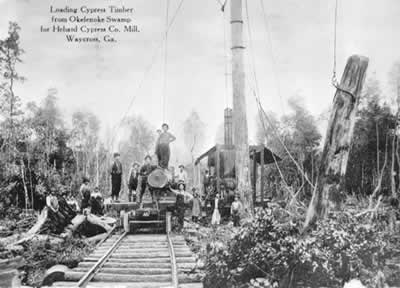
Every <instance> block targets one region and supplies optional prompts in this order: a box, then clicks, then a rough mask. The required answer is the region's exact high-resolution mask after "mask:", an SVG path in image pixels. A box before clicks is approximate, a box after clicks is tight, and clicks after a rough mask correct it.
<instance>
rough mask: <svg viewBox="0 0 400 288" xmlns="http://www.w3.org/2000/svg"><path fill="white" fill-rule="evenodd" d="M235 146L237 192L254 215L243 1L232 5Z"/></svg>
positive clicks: (237, 1)
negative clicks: (250, 172) (247, 109)
mask: <svg viewBox="0 0 400 288" xmlns="http://www.w3.org/2000/svg"><path fill="white" fill-rule="evenodd" d="M231 38H232V39H231V41H232V47H231V50H232V88H233V89H232V90H233V143H234V145H235V173H236V179H237V188H238V191H239V193H240V198H241V201H242V203H243V207H244V210H245V213H246V214H251V213H252V211H253V194H252V191H251V186H250V174H249V171H250V170H249V168H250V159H249V143H248V128H247V115H246V97H245V72H244V64H243V63H244V60H243V59H244V49H245V47H244V44H243V17H242V0H232V1H231Z"/></svg>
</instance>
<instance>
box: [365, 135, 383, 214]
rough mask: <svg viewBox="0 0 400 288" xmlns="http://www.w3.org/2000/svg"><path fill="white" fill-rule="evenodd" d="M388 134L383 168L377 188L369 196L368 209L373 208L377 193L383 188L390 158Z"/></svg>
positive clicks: (379, 174) (379, 173)
mask: <svg viewBox="0 0 400 288" xmlns="http://www.w3.org/2000/svg"><path fill="white" fill-rule="evenodd" d="M387 150H388V136H386V144H385V160H384V161H383V166H382V169H381V170H380V172H378V177H377V178H378V182H377V183H376V186H375V189H374V191H373V192H372V194H371V196H370V197H369V205H368V209H372V206H373V200H374V198H375V197H376V195H377V194H378V192H379V191H380V190H381V188H382V180H383V175H384V174H385V168H386V164H387V158H388V151H387Z"/></svg>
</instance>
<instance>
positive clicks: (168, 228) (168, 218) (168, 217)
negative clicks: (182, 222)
mask: <svg viewBox="0 0 400 288" xmlns="http://www.w3.org/2000/svg"><path fill="white" fill-rule="evenodd" d="M171 218H172V213H171V212H169V211H168V212H166V215H165V219H166V222H165V225H166V228H165V229H166V232H167V233H170V232H171V231H172V226H171Z"/></svg>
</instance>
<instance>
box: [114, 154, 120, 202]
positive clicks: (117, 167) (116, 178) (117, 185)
mask: <svg viewBox="0 0 400 288" xmlns="http://www.w3.org/2000/svg"><path fill="white" fill-rule="evenodd" d="M119 157H120V154H119V153H118V152H116V153H114V162H113V164H112V166H111V199H112V200H116V201H118V197H119V192H120V191H121V184H122V164H121V161H120V160H119Z"/></svg>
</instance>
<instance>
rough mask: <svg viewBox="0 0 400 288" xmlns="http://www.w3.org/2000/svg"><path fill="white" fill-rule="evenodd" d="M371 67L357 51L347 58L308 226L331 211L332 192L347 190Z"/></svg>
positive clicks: (308, 214) (329, 125) (337, 193)
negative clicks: (356, 127)
mask: <svg viewBox="0 0 400 288" xmlns="http://www.w3.org/2000/svg"><path fill="white" fill-rule="evenodd" d="M367 67H368V58H366V57H363V56H358V55H354V56H351V57H350V58H349V60H348V61H347V64H346V67H345V70H344V73H343V76H342V79H341V83H340V88H338V89H337V91H336V94H335V97H334V101H333V108H332V112H331V115H330V119H329V124H328V129H327V133H326V138H325V144H324V148H323V152H322V157H321V163H320V166H319V169H318V180H317V189H315V190H314V193H313V197H312V199H311V203H310V205H309V208H308V211H307V217H306V221H305V224H304V228H307V227H308V225H309V224H310V223H311V222H313V221H314V220H315V219H316V218H317V217H324V216H325V215H326V214H327V213H328V209H329V206H330V204H331V203H333V201H332V197H331V196H332V195H334V194H335V195H336V196H337V197H336V198H338V197H339V195H340V194H341V193H342V192H343V191H342V190H343V182H344V175H345V173H346V168H347V162H348V158H349V152H350V146H351V141H352V137H353V132H354V125H355V122H356V113H357V105H358V101H359V98H360V94H361V90H362V86H363V84H364V80H365V72H366V70H367ZM334 204H336V205H337V204H340V203H334Z"/></svg>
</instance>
